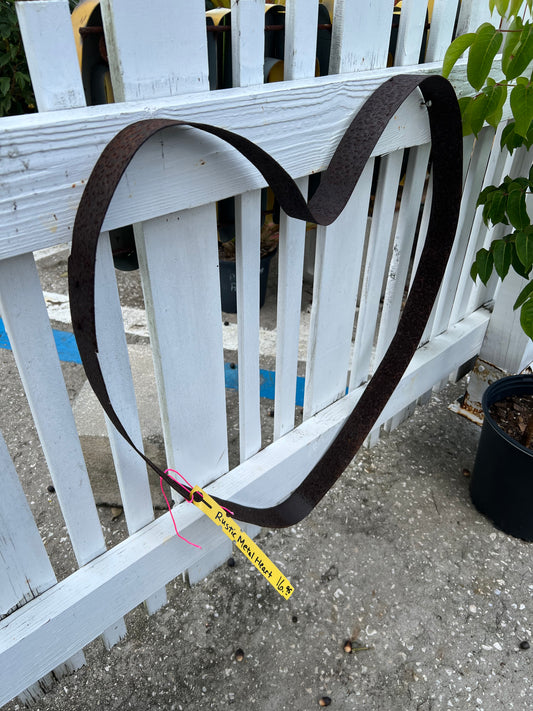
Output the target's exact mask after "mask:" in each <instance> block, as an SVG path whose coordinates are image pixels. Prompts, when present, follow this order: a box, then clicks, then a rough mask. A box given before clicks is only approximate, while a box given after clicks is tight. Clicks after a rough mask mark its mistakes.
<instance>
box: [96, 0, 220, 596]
mask: <svg viewBox="0 0 533 711" xmlns="http://www.w3.org/2000/svg"><path fill="white" fill-rule="evenodd" d="M102 14H103V21H104V26H105V32H106V41H107V42H108V53H109V56H110V70H111V77H112V81H113V87H114V90H115V92H116V96H117V97H119V98H121V99H122V100H127V101H131V100H133V99H136V98H141V97H142V98H144V99H154V98H156V97H159V96H174V95H177V94H180V93H183V92H191V93H192V92H200V91H207V90H208V89H209V77H208V61H207V39H206V29H205V16H204V10H203V7H201V6H200V5H198V4H196V5H194V6H193V5H188V6H187V7H184V6H183V5H182V4H179V3H175V2H171V1H168V0H166V1H165V2H161V3H160V4H159V7H158V12H157V13H154V12H153V11H152V9H151V8H150V7H148V6H147V5H146V3H143V2H140V1H139V0H134V2H133V6H132V2H131V1H130V0H128V1H127V2H125V1H124V0H113V2H112V4H111V2H110V0H104V2H103V4H102ZM141 34H142V37H143V47H145V48H146V50H145V51H141V52H139V47H138V41H137V38H138V36H139V35H141ZM154 47H157V50H156V51H152V50H153V48H154ZM158 143H159V144H160V141H158ZM162 151H163V156H161V155H160V156H159V159H158V162H161V163H163V164H165V159H164V151H165V148H164V147H163V148H162ZM216 233H217V231H216V217H215V205H214V204H212V205H204V206H202V207H198V208H196V209H195V210H191V211H187V212H184V213H177V212H172V213H171V214H168V215H167V216H162V217H161V218H158V219H154V220H150V221H145V222H144V224H143V226H142V229H141V228H140V227H139V226H136V228H135V237H136V242H137V249H138V253H139V260H140V262H139V263H140V268H141V276H142V281H143V291H144V294H145V302H146V306H147V310H148V323H149V326H150V335H151V342H152V349H153V357H154V366H155V373H156V381H157V387H158V395H159V402H160V406H161V417H162V423H163V433H164V436H165V448H166V452H167V460H168V465H169V466H171V467H172V468H176V469H178V470H179V471H181V472H182V473H183V474H184V475H185V476H186V477H187V478H188V479H189V480H191V481H193V482H194V483H195V484H199V485H203V484H206V483H207V482H209V481H212V480H213V479H215V478H216V477H217V476H220V474H222V473H224V472H225V471H226V470H227V467H228V458H227V457H228V455H227V434H226V412H225V387H224V369H223V360H222V324H221V320H220V316H218V317H217V315H216V313H215V312H214V310H213V308H212V305H213V304H214V303H220V287H219V282H218V253H217V246H216ZM204 562H205V561H204ZM219 562H220V560H218V559H217V560H213V563H212V567H215V566H216V565H217V564H218V563H219ZM202 573H203V574H205V571H202ZM189 574H190V579H191V582H193V581H194V579H195V573H194V571H190V573H189Z"/></svg>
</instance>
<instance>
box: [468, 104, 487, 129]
mask: <svg viewBox="0 0 533 711" xmlns="http://www.w3.org/2000/svg"><path fill="white" fill-rule="evenodd" d="M488 105H489V97H488V96H487V95H486V94H478V95H477V96H476V97H474V100H473V101H472V103H471V104H470V106H469V107H468V112H469V118H470V128H471V129H472V133H473V134H474V136H477V135H478V133H479V132H480V131H481V129H482V128H483V124H484V123H485V117H486V116H487V107H488Z"/></svg>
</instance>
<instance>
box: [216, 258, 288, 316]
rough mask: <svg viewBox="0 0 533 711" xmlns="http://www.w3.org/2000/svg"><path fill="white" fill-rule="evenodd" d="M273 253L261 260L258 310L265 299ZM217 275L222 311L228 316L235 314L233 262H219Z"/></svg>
mask: <svg viewBox="0 0 533 711" xmlns="http://www.w3.org/2000/svg"><path fill="white" fill-rule="evenodd" d="M274 254H275V252H271V253H270V254H267V255H266V257H262V258H261V262H260V264H261V266H260V270H259V308H261V307H262V306H263V304H264V303H265V298H266V289H267V282H268V272H269V269H270V262H271V260H272V257H273V256H274ZM219 275H220V298H221V302H222V311H225V312H226V313H228V314H236V313H237V267H236V264H235V261H233V260H231V261H230V260H223V259H220V260H219Z"/></svg>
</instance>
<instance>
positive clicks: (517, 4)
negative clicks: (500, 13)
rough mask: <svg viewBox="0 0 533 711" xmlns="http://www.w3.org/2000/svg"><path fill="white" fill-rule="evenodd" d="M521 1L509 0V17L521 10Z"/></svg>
mask: <svg viewBox="0 0 533 711" xmlns="http://www.w3.org/2000/svg"><path fill="white" fill-rule="evenodd" d="M522 3H523V0H511V6H510V7H509V17H513V16H516V15H518V13H519V12H520V10H521V8H522Z"/></svg>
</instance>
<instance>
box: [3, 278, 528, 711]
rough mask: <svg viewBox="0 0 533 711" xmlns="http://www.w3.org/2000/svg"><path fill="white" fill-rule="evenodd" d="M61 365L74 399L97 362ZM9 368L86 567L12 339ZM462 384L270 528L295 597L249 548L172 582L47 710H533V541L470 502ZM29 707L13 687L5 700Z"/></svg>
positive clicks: (15, 416) (47, 514) (52, 524)
mask: <svg viewBox="0 0 533 711" xmlns="http://www.w3.org/2000/svg"><path fill="white" fill-rule="evenodd" d="M60 288H61V284H60V283H55V284H54V285H50V286H49V290H50V291H54V292H55V291H58V290H59V289H60ZM63 368H64V373H65V377H66V380H67V384H68V387H69V392H70V395H71V398H72V400H73V402H75V401H76V398H77V396H78V395H79V393H80V391H81V390H82V389H83V386H84V375H83V371H82V369H81V366H79V365H77V364H74V363H65V364H64V365H63ZM0 382H2V402H3V408H2V412H1V414H0V430H1V431H2V432H3V433H4V436H5V438H6V441H7V443H8V446H9V449H10V451H11V454H12V456H13V458H14V461H15V465H16V466H17V470H18V471H19V474H20V476H21V478H22V480H23V482H24V486H25V489H26V492H27V494H28V499H29V501H30V504H31V506H32V509H33V510H34V514H35V516H36V519H37V522H38V524H39V527H40V530H41V533H42V535H43V537H44V538H45V540H46V541H47V550H48V551H49V554H50V556H51V558H52V560H53V562H54V566H55V569H56V572H57V574H58V577H64V575H67V574H68V573H69V571H70V570H71V569H72V568H73V566H74V565H75V564H74V562H73V559H72V555H71V553H69V551H68V548H67V547H66V544H65V542H64V541H65V538H64V536H65V534H64V532H63V531H62V523H61V520H60V517H59V512H58V509H57V504H56V502H55V499H54V496H53V494H51V493H50V492H48V490H47V485H48V484H49V483H50V482H49V480H48V474H47V470H46V465H45V464H44V460H43V457H42V454H41V452H40V448H39V446H38V442H37V440H36V436H35V434H34V432H33V430H32V427H31V424H30V418H29V416H28V412H27V409H26V405H25V402H24V396H23V393H22V390H21V386H20V384H19V382H18V378H17V375H16V368H15V366H14V363H13V358H12V354H11V352H10V351H7V350H3V351H0ZM464 388H465V385H464V382H463V383H459V384H458V385H450V386H448V387H446V388H444V389H443V390H442V391H441V392H440V393H439V394H438V395H435V396H433V398H432V400H431V402H430V403H429V404H427V405H425V406H423V407H420V408H418V409H417V410H416V412H415V414H414V415H413V416H412V417H411V418H410V419H409V420H408V421H407V422H405V423H403V424H402V425H401V426H400V427H399V428H398V429H396V430H395V431H394V432H392V433H390V434H384V435H383V437H382V438H381V440H380V442H379V443H378V444H377V445H376V446H375V447H373V448H372V449H370V450H369V449H364V450H362V451H361V452H360V453H359V455H358V456H357V457H356V459H355V461H354V462H353V463H352V465H351V466H350V467H349V469H348V470H347V471H346V472H345V474H344V475H343V477H342V478H341V479H340V481H339V483H338V484H337V485H336V486H335V487H334V489H333V490H332V491H331V492H330V493H329V494H328V495H327V496H326V497H325V499H324V500H323V501H322V503H321V504H320V505H319V506H318V507H317V508H316V509H315V511H314V512H313V513H312V514H311V515H310V516H309V517H308V518H307V519H306V520H305V521H304V522H302V523H301V524H299V525H298V526H295V527H293V528H290V529H286V530H278V531H268V530H265V531H263V532H262V533H261V534H260V537H259V539H258V542H259V544H260V546H261V547H262V548H263V550H264V551H265V552H266V553H267V554H268V555H269V556H270V557H271V558H273V559H274V560H276V561H280V563H281V565H280V567H281V569H282V570H283V572H284V573H286V574H287V577H288V578H289V579H290V580H291V582H292V583H293V584H294V586H295V592H294V594H293V596H292V597H291V599H290V600H289V601H284V600H283V599H282V598H281V597H279V596H278V595H277V594H276V592H275V591H274V590H273V588H271V587H270V586H269V585H268V584H266V582H265V580H264V578H262V577H261V576H260V575H259V574H258V573H257V571H256V570H255V569H254V568H253V567H252V566H251V565H249V563H248V562H247V561H246V560H245V558H244V557H243V556H242V555H241V554H240V553H239V552H238V551H237V552H235V556H234V565H226V566H223V567H222V568H221V569H219V570H218V571H216V572H215V573H213V574H212V575H210V576H209V577H208V578H207V579H206V580H204V581H203V582H201V583H199V584H197V585H195V586H194V587H192V588H191V587H189V586H188V585H187V584H185V583H184V582H183V581H182V580H175V581H174V582H173V583H172V584H170V585H169V586H168V604H167V605H166V606H165V607H164V608H163V609H161V610H160V611H159V612H157V613H156V614H155V615H153V616H151V617H149V616H148V615H147V614H146V613H145V611H144V609H143V608H142V607H140V608H137V609H135V610H133V611H132V612H131V613H130V614H129V615H128V616H127V617H126V623H127V627H128V636H127V637H126V638H125V639H124V640H123V641H122V642H121V643H120V644H119V645H117V646H116V647H114V648H113V649H112V650H111V651H109V652H108V651H106V650H105V649H104V647H103V644H102V642H101V641H100V640H99V639H97V640H95V641H94V642H93V643H92V644H91V645H89V647H87V648H86V658H87V664H86V666H85V667H83V668H81V669H80V670H78V671H77V672H75V673H74V674H72V675H71V676H69V677H66V678H63V679H61V680H60V681H59V682H58V683H57V684H56V685H55V687H54V688H53V689H52V690H51V691H49V692H48V693H47V694H46V695H45V696H44V697H43V698H42V699H41V700H39V701H37V702H36V704H35V706H34V708H35V709H39V710H40V711H56V710H57V711H66V710H67V709H76V710H78V711H86V710H87V711H89V710H91V711H92V710H93V709H94V708H98V707H99V708H101V709H105V710H106V711H107V710H108V709H130V708H131V709H136V710H137V709H138V710H139V711H141V710H143V711H144V710H148V709H149V710H152V709H153V710H154V711H155V710H159V709H161V710H163V709H165V710H167V709H168V710H180V711H185V710H187V711H189V710H190V711H196V710H197V709H198V710H199V709H213V710H214V711H218V710H222V709H226V708H227V707H232V708H233V709H235V711H248V710H250V711H253V710H254V711H255V710H257V711H271V710H272V709H279V710H280V711H284V710H287V711H288V710H290V711H307V710H308V709H314V708H320V706H321V705H331V708H335V709H343V710H346V711H352V710H353V711H440V710H444V709H461V710H462V711H473V710H474V709H475V710H477V711H481V710H483V711H504V709H505V711H508V710H510V709H512V710H515V711H526V710H528V709H531V708H533V666H532V656H531V655H532V654H533V648H532V649H529V648H528V644H527V642H528V641H531V638H532V634H533V633H532V629H533V574H532V571H533V564H532V561H533V558H532V552H533V551H532V549H531V547H530V544H527V543H524V542H522V541H520V540H518V539H515V538H512V537H509V536H507V535H505V534H503V533H501V532H499V531H498V530H496V529H495V528H494V527H493V526H492V524H491V523H490V522H489V521H488V520H486V519H485V518H484V517H483V516H481V515H480V514H479V513H478V512H477V511H476V510H475V509H474V508H473V506H472V504H471V503H470V498H469V493H468V484H469V479H468V476H467V473H468V470H470V469H471V468H472V465H473V462H474V456H475V448H476V443H477V440H478V437H479V429H478V428H477V426H476V425H473V424H472V423H470V422H468V421H467V420H465V419H463V418H461V417H459V416H458V415H456V414H453V413H452V412H450V410H449V409H448V405H449V404H450V403H451V402H453V401H454V400H455V399H457V397H459V396H460V395H461V394H462V393H463V392H464ZM230 397H231V394H230ZM270 405H271V403H270V402H269V401H266V402H265V404H264V408H265V411H264V417H265V421H266V420H267V419H268V409H269V406H270ZM230 406H231V400H230ZM464 470H467V472H466V474H465V471H464ZM99 511H100V515H101V520H102V524H103V527H104V532H105V535H106V539H107V540H108V541H109V542H110V543H111V544H112V543H114V542H115V541H117V540H119V539H120V538H121V537H122V535H123V521H122V519H121V518H120V517H119V518H114V515H113V513H112V510H111V508H110V507H109V506H106V505H103V504H102V505H101V506H99ZM61 539H63V541H61ZM230 562H231V561H230ZM347 641H350V643H351V645H352V651H351V652H350V651H345V643H346V642H347ZM531 643H532V644H533V641H532V642H531ZM21 709H22V705H21V704H20V702H19V701H17V700H14V701H12V702H10V703H9V704H7V705H6V706H5V707H4V710H5V711H19V710H21Z"/></svg>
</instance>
